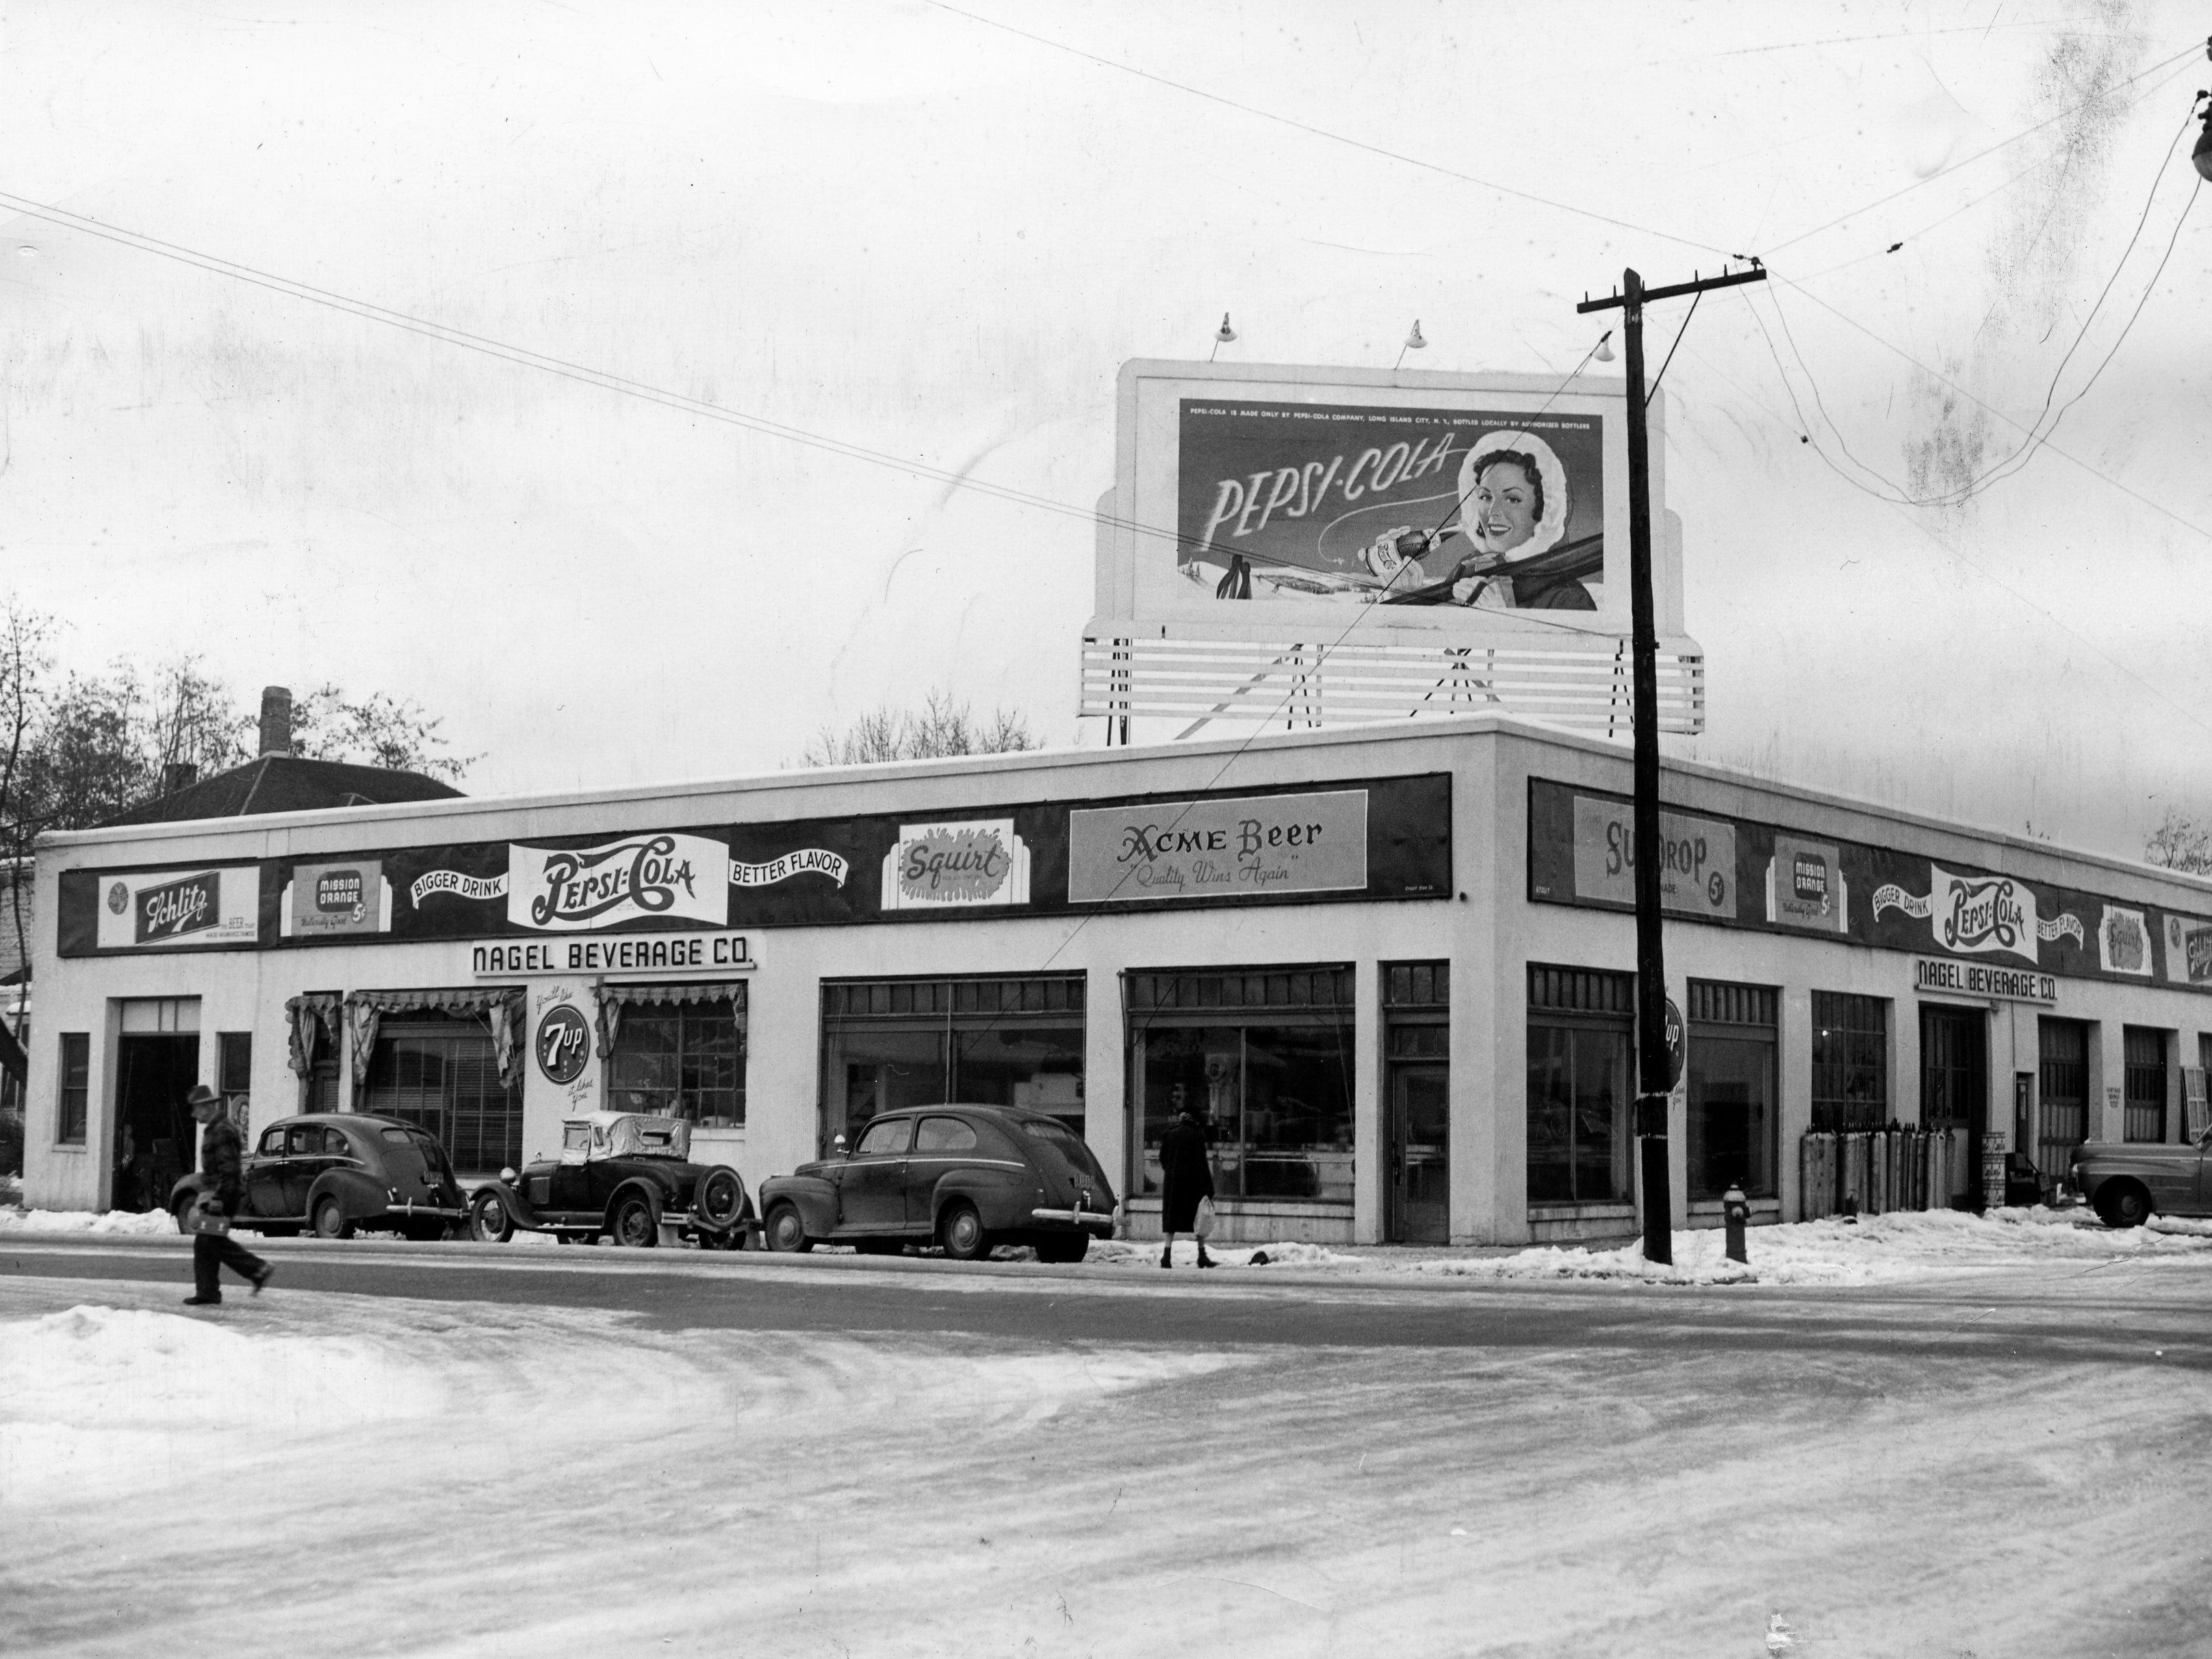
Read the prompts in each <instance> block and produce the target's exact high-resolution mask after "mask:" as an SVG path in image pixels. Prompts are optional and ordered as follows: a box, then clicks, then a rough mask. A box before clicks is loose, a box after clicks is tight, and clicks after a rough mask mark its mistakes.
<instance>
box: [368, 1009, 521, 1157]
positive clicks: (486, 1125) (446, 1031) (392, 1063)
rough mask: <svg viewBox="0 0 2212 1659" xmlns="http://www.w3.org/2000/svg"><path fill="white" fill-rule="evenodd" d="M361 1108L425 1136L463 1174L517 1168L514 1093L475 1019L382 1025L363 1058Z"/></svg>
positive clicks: (517, 1090) (517, 1092) (516, 1086)
mask: <svg viewBox="0 0 2212 1659" xmlns="http://www.w3.org/2000/svg"><path fill="white" fill-rule="evenodd" d="M517 1069H518V1071H519V1070H520V1068H519V1067H518V1068H517ZM362 1110H363V1111H365V1112H376V1113H380V1114H381V1115H384V1116H386V1117H396V1118H398V1119H399V1120H400V1121H402V1122H404V1123H412V1124H414V1125H415V1126H416V1127H417V1128H419V1129H422V1130H423V1131H425V1132H426V1133H428V1134H430V1135H431V1136H432V1137H433V1138H435V1139H436V1140H437V1142H438V1143H439V1145H441V1146H443V1147H444V1148H445V1149H446V1156H447V1158H448V1159H449V1160H450V1161H451V1163H452V1164H453V1168H454V1169H455V1170H459V1171H460V1172H462V1173H464V1174H471V1175H473V1174H485V1173H489V1172H490V1171H493V1170H498V1169H500V1168H501V1167H503V1166H509V1165H513V1166H519V1165H520V1164H521V1163H522V1089H521V1086H520V1083H519V1082H518V1083H513V1084H510V1083H507V1081H505V1080H504V1079H502V1078H501V1075H500V1070H499V1060H498V1057H497V1055H496V1054H495V1052H494V1050H493V1048H492V1040H491V1033H490V1031H489V1030H487V1029H485V1026H484V1024H483V1021H482V1020H481V1019H475V1018H458V1017H456V1016H453V1015H450V1014H443V1015H416V1016H410V1018H406V1019H404V1020H399V1019H393V1020H387V1021H386V1022H385V1023H384V1024H383V1025H382V1027H381V1028H380V1030H379V1031H378V1034H377V1038H376V1052H375V1053H374V1054H373V1055H372V1056H371V1057H370V1059H369V1062H368V1086H367V1087H366V1088H365V1089H364V1090H363V1091H362Z"/></svg>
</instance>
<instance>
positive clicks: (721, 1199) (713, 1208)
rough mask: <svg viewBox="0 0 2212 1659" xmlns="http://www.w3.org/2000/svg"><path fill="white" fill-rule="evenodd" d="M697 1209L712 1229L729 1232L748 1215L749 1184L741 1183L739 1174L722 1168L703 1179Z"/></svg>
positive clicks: (700, 1178)
mask: <svg viewBox="0 0 2212 1659" xmlns="http://www.w3.org/2000/svg"><path fill="white" fill-rule="evenodd" d="M693 1207H694V1208H696V1210H697V1211H698V1212H699V1219H700V1220H702V1221H703V1222H705V1223H706V1224H707V1225H708V1226H709V1227H711V1228H713V1229H714V1231H717V1232H724V1231H728V1230H729V1229H730V1228H731V1227H733V1226H735V1225H737V1220H738V1217H739V1216H741V1215H743V1214H744V1210H745V1183H744V1182H742V1181H740V1180H738V1172H737V1171H736V1170H732V1169H729V1168H727V1167H725V1166H720V1165H718V1166H717V1167H715V1168H714V1169H712V1170H708V1171H707V1173H706V1174H704V1175H702V1176H700V1177H699V1190H698V1193H697V1194H696V1197H695V1199H694V1200H693Z"/></svg>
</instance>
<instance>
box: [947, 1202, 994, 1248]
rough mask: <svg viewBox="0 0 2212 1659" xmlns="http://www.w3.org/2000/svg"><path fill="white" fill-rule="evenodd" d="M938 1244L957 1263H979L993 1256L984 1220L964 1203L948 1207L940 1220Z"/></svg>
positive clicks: (970, 1206) (971, 1206)
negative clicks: (984, 1227)
mask: <svg viewBox="0 0 2212 1659" xmlns="http://www.w3.org/2000/svg"><path fill="white" fill-rule="evenodd" d="M937 1242H938V1243H940V1244H942V1245H943V1246H944V1247H945V1255H947V1256H949V1257H951V1259H952V1260H953V1261H981V1259H982V1258H983V1257H985V1256H987V1255H990V1254H991V1235H990V1234H989V1233H987V1232H986V1231H984V1229H983V1218H982V1217H981V1216H980V1215H978V1214H976V1213H975V1206H974V1205H973V1204H969V1203H967V1202H964V1201H963V1202H961V1203H957V1204H953V1205H951V1206H948V1207H947V1208H946V1210H945V1213H944V1214H943V1215H942V1216H939V1218H938V1221H937Z"/></svg>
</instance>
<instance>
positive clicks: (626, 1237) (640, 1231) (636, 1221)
mask: <svg viewBox="0 0 2212 1659" xmlns="http://www.w3.org/2000/svg"><path fill="white" fill-rule="evenodd" d="M607 1237H609V1238H611V1239H612V1240H613V1241H614V1242H615V1243H617V1244H618V1245H620V1246H622V1247H623V1249H629V1250H649V1249H652V1248H653V1246H654V1245H656V1244H658V1243H660V1222H659V1218H658V1217H656V1216H655V1215H654V1214H653V1206H652V1204H651V1203H650V1202H648V1201H647V1199H646V1196H645V1194H643V1193H629V1194H624V1195H623V1197H622V1198H620V1199H617V1200H616V1201H615V1204H614V1206H613V1207H612V1208H611V1209H610V1210H609V1211H608V1212H607Z"/></svg>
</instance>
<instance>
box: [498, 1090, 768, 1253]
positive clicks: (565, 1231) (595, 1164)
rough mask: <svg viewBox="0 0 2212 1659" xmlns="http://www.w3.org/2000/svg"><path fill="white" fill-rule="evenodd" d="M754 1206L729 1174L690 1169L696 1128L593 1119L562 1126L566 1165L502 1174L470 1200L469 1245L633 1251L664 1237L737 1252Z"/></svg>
mask: <svg viewBox="0 0 2212 1659" xmlns="http://www.w3.org/2000/svg"><path fill="white" fill-rule="evenodd" d="M751 1218H752V1201H751V1200H750V1199H749V1198H748V1197H747V1196H746V1195H745V1183H744V1182H743V1181H742V1180H740V1179H739V1178H738V1172H737V1171H736V1170H733V1169H732V1168H731V1167H730V1166H729V1165H728V1164H694V1163H693V1162H692V1161H691V1126H690V1124H689V1123H687V1122H685V1121H684V1120H683V1119H682V1118H677V1117H657V1116H654V1115H652V1114H650V1113H646V1112H593V1113H592V1114H590V1115H588V1116H585V1117H572V1118H568V1119H566V1120H564V1121H562V1125H561V1155H560V1157H558V1158H540V1159H538V1160H537V1161H536V1162H534V1163H532V1164H530V1166H529V1167H528V1168H526V1169H525V1170H523V1171H522V1173H521V1174H520V1175H519V1176H518V1175H517V1174H516V1173H515V1172H514V1171H513V1170H501V1171H500V1172H499V1179H497V1180H496V1181H487V1182H484V1183H483V1185H482V1186H481V1187H479V1188H477V1189H476V1191H475V1193H474V1194H471V1197H470V1199H469V1237H471V1238H474V1239H477V1240H479V1241H480V1242H482V1243H491V1244H503V1243H506V1242H507V1240H508V1239H509V1238H512V1237H513V1236H514V1230H515V1229H516V1228H518V1227H520V1228H523V1229H525V1230H526V1231H530V1232H540V1233H551V1234H552V1235H554V1237H556V1238H558V1239H559V1240H560V1241H561V1242H562V1243H564V1244H566V1243H576V1242H578V1241H582V1242H586V1243H595V1242H597V1240H599V1238H600V1237H603V1236H604V1237H608V1238H611V1239H612V1240H613V1241H614V1242H615V1243H617V1244H624V1245H629V1246H631V1247H633V1248H635V1247H642V1246H647V1245H653V1244H658V1243H659V1242H660V1240H661V1234H662V1231H663V1230H664V1229H665V1230H666V1231H668V1232H669V1233H670V1234H671V1236H672V1237H675V1238H691V1239H696V1240H697V1241H698V1243H699V1246H700V1248H701V1249H708V1250H715V1249H720V1250H740V1249H744V1244H745V1232H746V1225H747V1223H748V1222H749V1221H750V1220H751Z"/></svg>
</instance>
